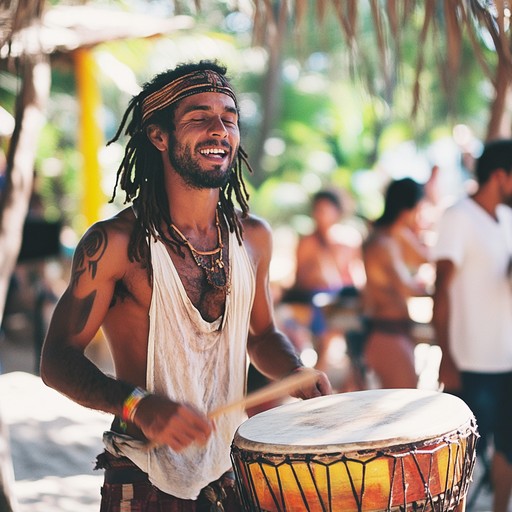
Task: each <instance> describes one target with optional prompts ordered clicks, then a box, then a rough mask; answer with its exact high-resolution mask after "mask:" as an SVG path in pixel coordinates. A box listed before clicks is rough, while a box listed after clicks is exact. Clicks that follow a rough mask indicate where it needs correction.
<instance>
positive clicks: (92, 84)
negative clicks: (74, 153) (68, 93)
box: [75, 48, 105, 228]
mask: <svg viewBox="0 0 512 512" xmlns="http://www.w3.org/2000/svg"><path fill="white" fill-rule="evenodd" d="M75 75H76V82H77V91H78V100H79V106H80V123H79V140H80V151H81V153H82V180H83V181H82V183H83V188H82V194H83V195H82V216H83V222H84V224H85V226H83V227H84V228H86V227H88V226H89V225H91V224H92V223H94V222H96V221H97V220H99V218H100V209H101V206H102V205H103V204H104V201H105V197H104V194H103V192H102V190H101V172H100V164H99V159H98V152H99V149H100V144H101V143H102V140H103V137H102V130H101V126H100V123H99V115H100V106H101V94H100V89H99V85H98V81H97V76H98V70H97V67H96V62H95V60H94V56H93V55H92V51H91V50H89V49H85V48H81V49H79V50H77V51H76V52H75Z"/></svg>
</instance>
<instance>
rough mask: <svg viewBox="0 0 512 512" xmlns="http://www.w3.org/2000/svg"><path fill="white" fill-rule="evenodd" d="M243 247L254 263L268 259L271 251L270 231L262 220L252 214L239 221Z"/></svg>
mask: <svg viewBox="0 0 512 512" xmlns="http://www.w3.org/2000/svg"><path fill="white" fill-rule="evenodd" d="M241 222H242V227H243V230H244V232H243V236H244V243H245V247H246V249H247V250H248V252H249V253H250V255H251V256H252V259H253V261H254V262H255V263H258V262H259V261H260V260H261V258H269V257H270V253H271V251H272V229H271V227H270V224H269V223H268V222H267V221H266V220H265V219H263V218H261V217H258V216H256V215H253V214H249V215H248V216H247V217H245V218H243V219H241Z"/></svg>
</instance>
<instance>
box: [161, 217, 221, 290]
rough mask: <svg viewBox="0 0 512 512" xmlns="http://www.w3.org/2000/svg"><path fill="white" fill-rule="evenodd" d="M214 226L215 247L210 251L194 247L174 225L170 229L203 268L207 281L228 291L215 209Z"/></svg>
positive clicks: (218, 222) (218, 223)
mask: <svg viewBox="0 0 512 512" xmlns="http://www.w3.org/2000/svg"><path fill="white" fill-rule="evenodd" d="M215 226H216V227H217V247H216V248H215V249H212V250H211V251H200V250H198V249H196V248H195V247H194V246H193V245H192V244H191V243H190V241H189V239H188V238H187V237H186V236H185V235H184V234H183V233H182V232H181V231H180V230H179V229H178V228H177V227H176V226H175V225H174V224H171V225H170V227H171V229H173V230H174V232H175V233H176V234H177V235H178V236H179V237H180V238H181V239H182V241H183V243H184V244H185V245H186V246H187V247H188V248H189V250H190V253H191V254H192V257H193V258H194V261H195V262H196V265H197V266H198V267H200V268H202V269H203V270H204V273H205V275H206V280H207V281H208V283H209V284H210V285H211V286H213V287H214V288H217V289H219V290H225V291H226V294H227V293H229V290H230V283H229V275H228V272H227V269H226V266H225V264H224V261H223V260H224V253H225V251H224V244H223V243H222V233H221V229H220V221H219V211H218V210H215Z"/></svg>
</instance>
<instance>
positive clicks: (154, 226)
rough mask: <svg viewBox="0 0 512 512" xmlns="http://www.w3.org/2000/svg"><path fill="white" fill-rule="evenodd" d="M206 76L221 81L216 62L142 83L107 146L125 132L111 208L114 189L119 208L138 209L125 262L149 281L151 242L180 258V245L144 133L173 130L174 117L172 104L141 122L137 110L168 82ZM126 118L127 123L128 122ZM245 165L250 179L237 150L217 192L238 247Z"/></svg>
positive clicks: (156, 155)
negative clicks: (141, 267)
mask: <svg viewBox="0 0 512 512" xmlns="http://www.w3.org/2000/svg"><path fill="white" fill-rule="evenodd" d="M203 70H211V71H214V72H216V73H218V74H219V75H222V76H225V75H226V68H225V67H224V66H221V65H220V64H218V63H217V62H216V61H207V60H202V61H200V62H198V63H186V64H180V65H178V66H177V67H176V68H174V69H169V70H167V71H164V72H162V73H159V74H158V75H156V76H155V77H154V78H153V79H152V80H151V81H149V82H147V83H145V84H144V85H143V87H142V91H141V92H140V93H139V94H138V95H137V96H134V97H133V98H132V99H131V101H130V103H129V105H128V108H127V109H126V112H125V113H124V115H123V118H122V120H121V124H120V125H119V128H118V130H117V133H116V134H115V135H114V137H113V138H112V139H111V140H110V141H109V142H108V144H111V143H112V142H115V141H116V140H118V139H119V137H120V136H121V133H122V132H123V129H124V128H125V126H126V130H125V132H124V133H125V135H128V136H130V139H129V140H128V143H127V144H126V148H125V152H124V157H123V160H122V162H121V164H120V166H119V169H118V170H117V176H116V183H115V185H114V190H113V193H112V197H111V199H110V202H113V201H114V198H115V196H116V191H117V187H119V188H121V190H123V191H124V192H125V201H124V204H127V203H129V202H132V203H134V204H136V206H137V222H136V225H135V228H134V230H133V232H132V235H131V239H130V243H129V246H128V257H129V258H130V261H142V262H143V263H144V264H145V266H146V268H147V269H148V273H149V275H151V264H150V260H149V257H148V256H149V240H150V237H153V238H155V239H156V238H159V237H160V238H161V239H162V240H164V241H165V242H166V243H168V244H170V245H171V247H173V248H174V249H175V250H176V252H177V253H178V254H180V255H182V256H184V252H183V250H182V247H183V245H184V243H183V241H182V240H180V239H178V238H177V235H176V234H175V233H174V230H169V228H168V226H170V225H171V224H172V220H171V218H170V214H169V203H168V199H167V195H166V193H165V187H164V169H163V164H162V159H161V155H160V152H159V151H158V150H157V149H156V148H155V147H154V146H153V144H152V143H151V141H150V140H149V138H148V136H147V134H146V129H147V127H148V126H149V125H150V124H156V125H158V126H160V128H162V129H163V130H165V131H167V132H171V131H172V130H174V124H173V119H174V112H175V108H176V104H172V105H170V106H168V107H166V108H163V109H161V110H156V111H155V112H153V113H152V114H151V115H150V116H149V117H148V119H146V120H145V121H144V122H143V121H142V105H143V102H144V100H145V98H147V97H148V96H149V95H150V94H152V93H154V92H155V91H158V90H160V89H161V88H162V87H165V86H166V85H167V84H169V83H171V82H172V81H174V80H176V79H178V78H181V77H182V76H184V75H187V74H189V73H193V72H195V71H203ZM130 114H131V119H130V121H128V117H129V116H130ZM243 165H245V166H246V167H247V169H248V171H249V172H250V173H252V169H251V166H250V164H249V161H248V158H247V153H246V152H245V151H244V150H243V149H242V147H241V146H239V148H238V154H237V156H236V158H235V162H234V164H233V167H232V168H231V170H230V174H229V178H228V181H227V183H226V185H224V186H223V187H221V189H220V195H219V208H220V210H221V211H222V213H223V214H224V217H225V218H226V221H227V224H228V228H229V231H230V232H232V233H233V232H234V233H236V236H237V239H238V243H239V244H241V243H242V239H243V228H242V224H241V222H240V218H239V216H238V215H237V213H236V211H235V205H234V202H233V195H234V196H235V198H236V201H237V202H238V204H239V206H240V208H241V211H242V213H241V217H242V218H245V217H247V215H248V212H249V204H248V199H249V193H248V192H247V188H246V185H245V183H244V180H243V174H242V166H243Z"/></svg>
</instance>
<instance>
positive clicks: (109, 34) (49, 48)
mask: <svg viewBox="0 0 512 512" xmlns="http://www.w3.org/2000/svg"><path fill="white" fill-rule="evenodd" d="M13 3H14V4H16V2H13ZM43 3H44V2H42V1H41V0H38V1H37V2H31V1H28V2H27V1H24V0H19V2H18V9H17V10H15V13H14V17H13V18H12V20H11V22H10V23H7V24H6V25H5V26H3V25H2V31H1V32H0V57H6V56H7V55H9V56H11V57H18V56H20V55H31V54H37V53H45V54H51V53H55V52H62V53H66V52H69V51H73V50H76V49H78V48H82V47H88V46H94V45H97V44H100V43H103V42H106V41H113V40H116V39H131V38H146V37H153V36H157V35H163V34H169V33H171V32H174V31H176V30H180V29H187V28H191V27H192V26H193V24H194V23H193V19H192V18H191V17H188V16H174V17H172V18H157V17H155V16H149V15H144V14H140V13H137V14H134V13H130V12H127V11H121V10H118V9H112V8H106V7H98V6H94V5H93V4H90V5H75V6H69V5H67V6H66V5H58V6H56V7H51V8H48V9H47V10H43V9H42V4H43ZM26 4H30V5H32V4H37V8H33V9H30V8H29V7H28V6H27V5H26ZM6 12H7V11H5V10H2V9H1V8H0V18H1V17H2V16H5V13H6Z"/></svg>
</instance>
